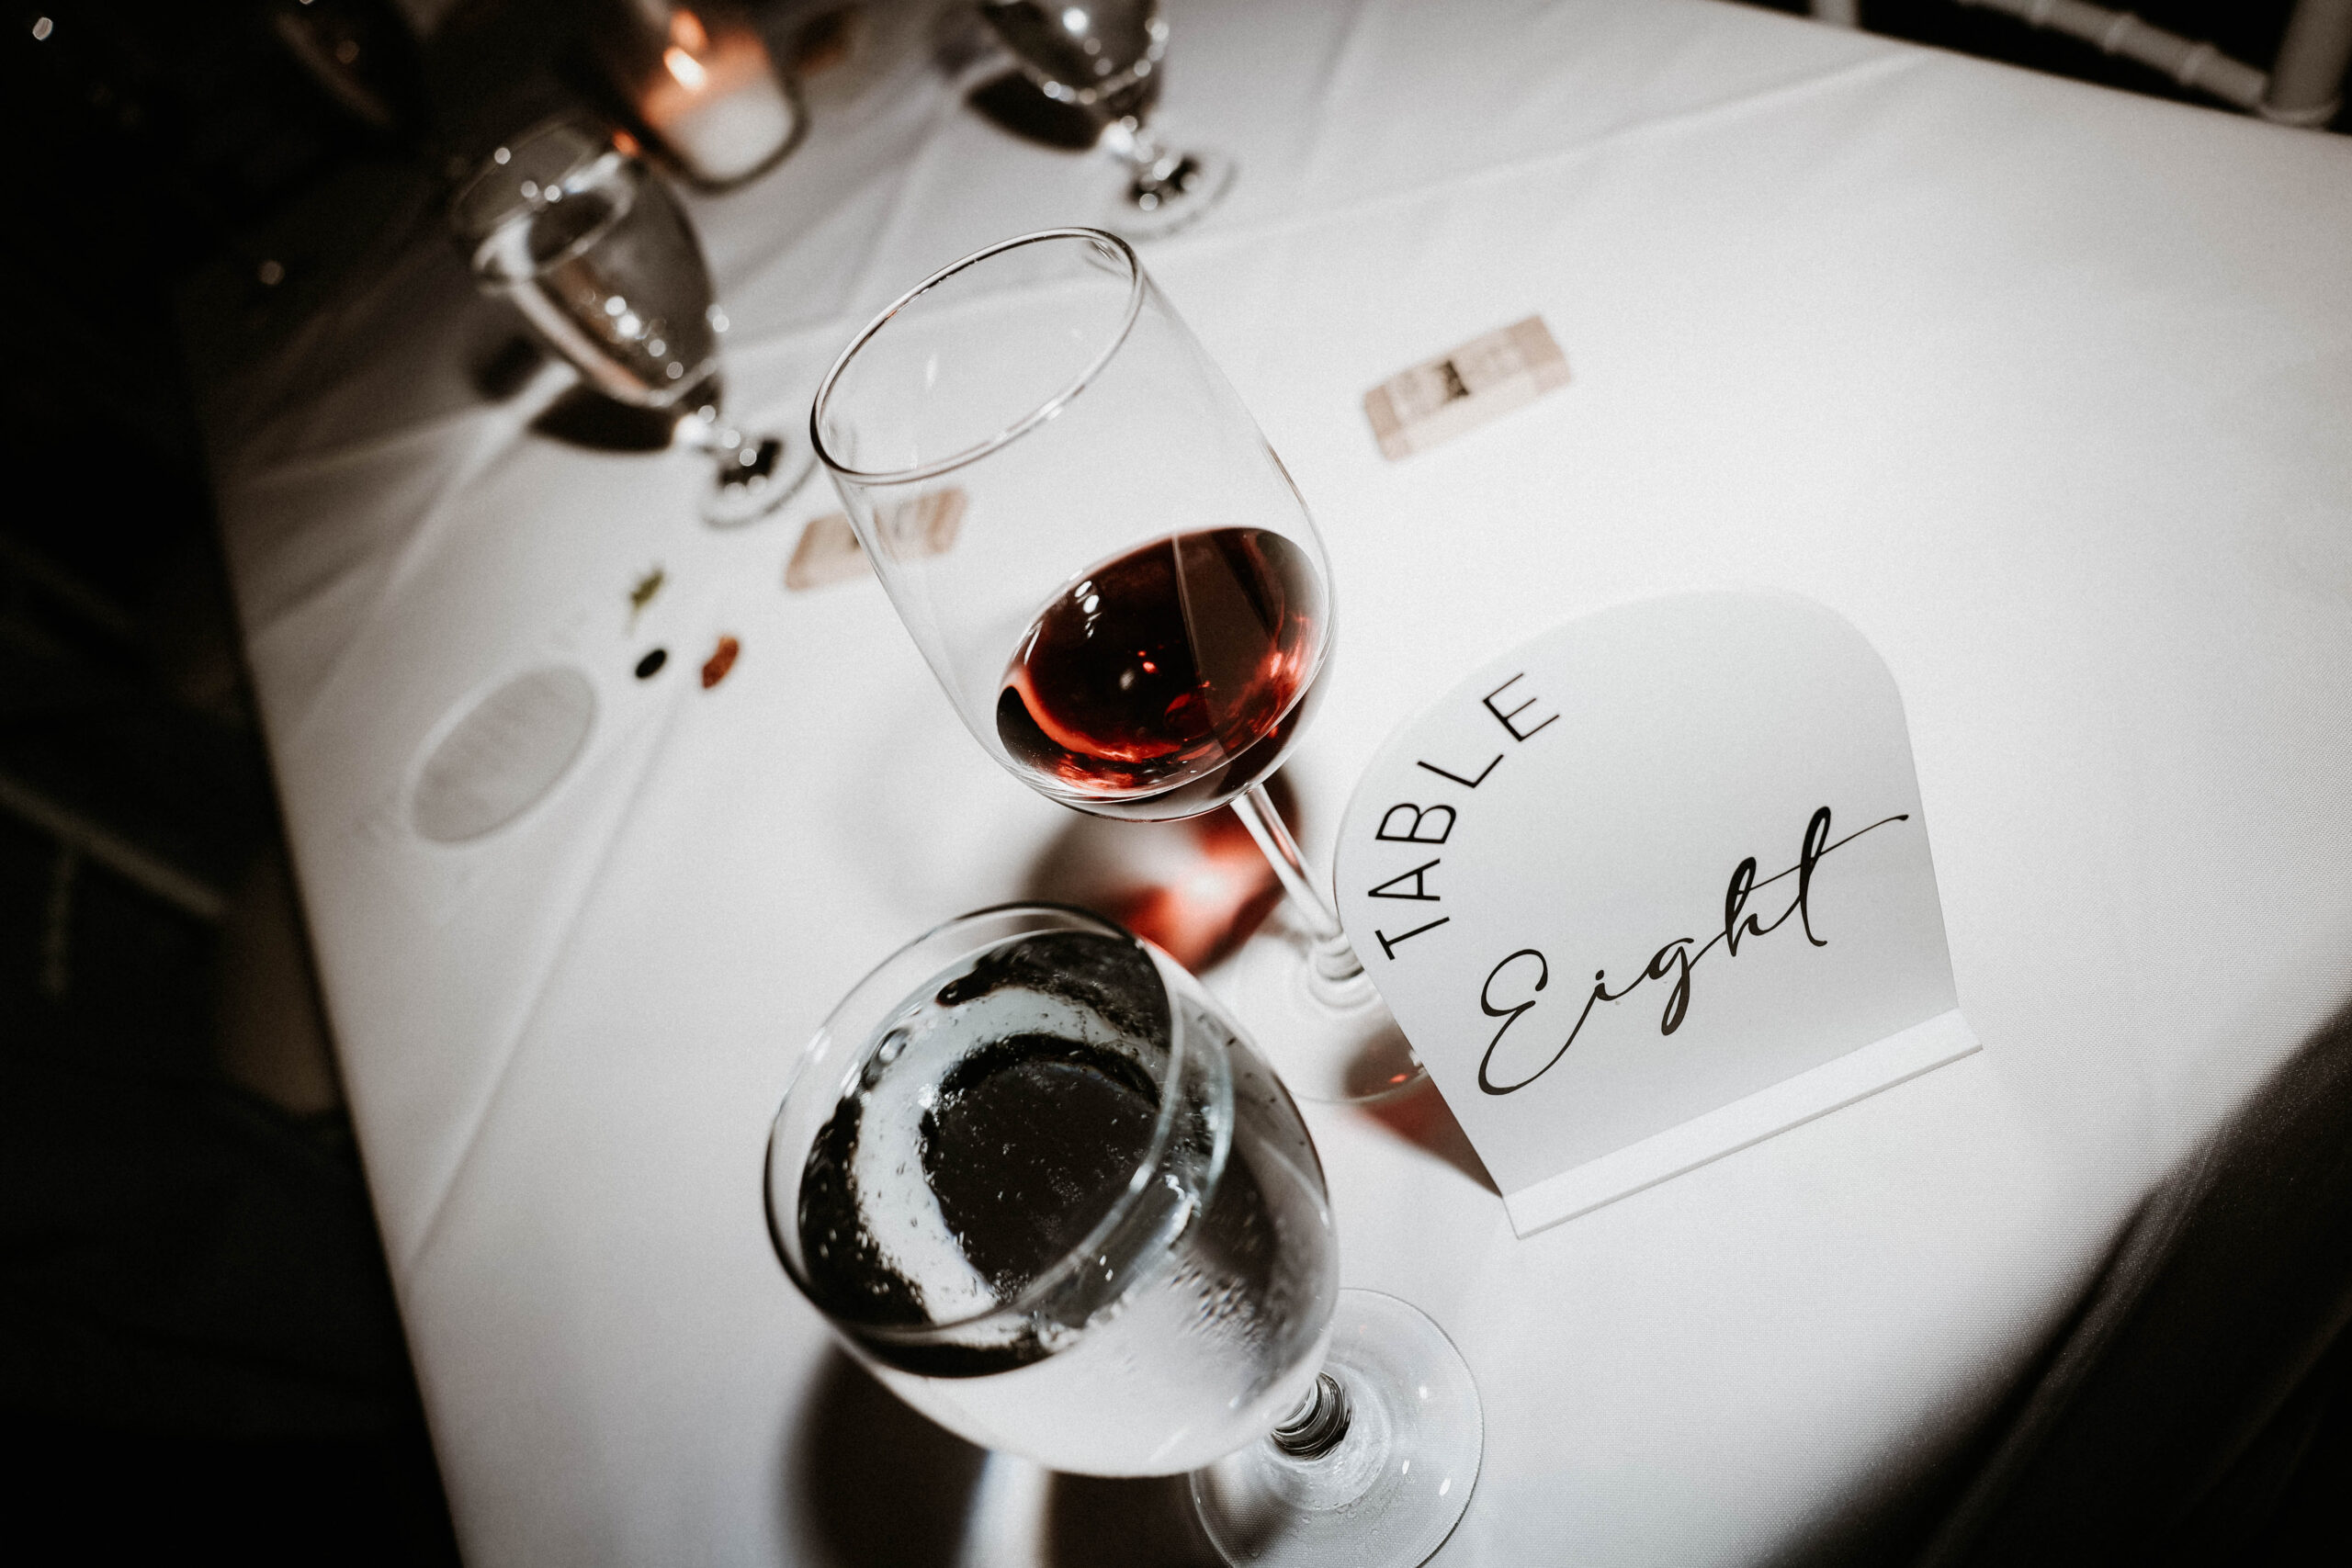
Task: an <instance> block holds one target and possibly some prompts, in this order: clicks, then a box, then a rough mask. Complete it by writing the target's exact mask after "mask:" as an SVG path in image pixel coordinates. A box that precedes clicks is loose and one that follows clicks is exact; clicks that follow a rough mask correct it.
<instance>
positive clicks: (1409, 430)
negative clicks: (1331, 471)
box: [1363, 316, 1568, 462]
mask: <svg viewBox="0 0 2352 1568" xmlns="http://www.w3.org/2000/svg"><path fill="white" fill-rule="evenodd" d="M1567 384H1568V362H1567V360H1566V357H1565V356H1563V355H1561V353H1560V345H1559V344H1557V343H1555V342H1554V341H1553V338H1552V333H1551V330H1550V329H1549V328H1547V327H1545V326H1544V318H1543V317H1541V316H1530V317H1528V318H1527V319H1526V320H1525V321H1515V322H1513V323H1512V324H1511V325H1510V326H1508V327H1504V328H1502V329H1501V330H1499V331H1498V332H1491V333H1487V334H1485V335H1484V336H1482V337H1475V338H1472V339H1471V340H1470V341H1469V342H1468V343H1465V344H1463V345H1462V346H1461V347H1459V348H1457V349H1454V350H1453V351H1452V352H1451V353H1448V354H1443V355H1439V356H1438V357H1437V358H1435V359H1431V360H1427V361H1424V362H1423V363H1421V364H1419V365H1416V366H1414V367H1412V368H1411V369H1410V370H1406V371H1401V372H1399V373H1398V374H1397V375H1395V376H1392V377H1390V378H1388V379H1387V380H1385V381H1383V382H1382V383H1381V384H1380V385H1379V386H1377V387H1374V389H1372V390H1371V391H1369V392H1366V393H1365V394H1364V395H1363V412H1364V416H1365V417H1366V418H1367V419H1369V420H1371V421H1372V433H1373V436H1374V439H1376V440H1377V441H1378V442H1379V443H1380V450H1381V454H1382V455H1383V456H1384V457H1387V458H1388V459H1389V460H1390V461H1391V462H1394V461H1396V460H1397V458H1400V457H1409V456H1411V455H1412V454H1413V453H1416V452H1426V451H1428V450H1429V449H1430V447H1432V446H1438V445H1440V444H1441V443H1442V442H1447V441H1451V440H1453V438H1454V437H1455V436H1457V435H1461V434H1464V433H1465V432H1468V431H1471V430H1475V429H1476V428H1477V427H1478V426H1480V425H1482V424H1484V423H1487V421H1488V420H1490V419H1493V418H1495V417H1497V416H1498V415H1500V414H1506V413H1509V412H1511V411H1512V410H1513V409H1518V408H1524V407H1526V406H1527V405H1528V404H1529V403H1532V402H1533V401H1534V400H1536V399H1538V398H1540V397H1542V396H1543V395H1544V393H1546V392H1548V391H1551V390H1552V389H1555V388H1556V387H1565V386H1566V385H1567Z"/></svg>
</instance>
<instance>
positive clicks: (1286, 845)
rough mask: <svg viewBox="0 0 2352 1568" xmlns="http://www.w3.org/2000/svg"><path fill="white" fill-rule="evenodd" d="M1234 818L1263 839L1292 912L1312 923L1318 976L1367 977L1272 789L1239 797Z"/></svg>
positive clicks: (1259, 789)
mask: <svg viewBox="0 0 2352 1568" xmlns="http://www.w3.org/2000/svg"><path fill="white" fill-rule="evenodd" d="M1233 814H1234V815H1235V816H1237V817H1238V818H1241V825H1242V826H1243V827H1244V828H1247V829H1250V837H1251V838H1253V839H1255V840H1258V848H1259V849H1260V851H1261V852H1263V853H1264V854H1265V857H1266V863H1267V864H1269V865H1271V866H1272V867H1273V868H1274V876H1275V878H1276V879H1277V880H1279V881H1280V882H1281V883H1282V885H1283V892H1284V893H1285V894H1287V895H1289V897H1290V904H1291V908H1292V909H1293V910H1294V911H1295V912H1296V914H1297V915H1298V917H1299V919H1301V920H1303V921H1305V922H1306V929H1307V931H1308V934H1310V935H1311V936H1312V937H1313V938H1314V940H1315V972H1316V975H1317V977H1318V978H1321V979H1324V980H1327V981H1342V980H1351V979H1353V978H1355V977H1356V976H1359V975H1361V974H1363V962H1362V961H1361V960H1360V959H1358V958H1357V957H1356V953H1355V949H1354V948H1352V947H1351V946H1349V945H1348V939H1347V936H1346V934H1345V933H1344V932H1342V931H1340V917H1339V916H1338V915H1337V914H1335V913H1333V912H1332V909H1331V906H1330V905H1329V904H1327V903H1325V902H1324V900H1323V897H1322V895H1321V894H1319V893H1317V892H1316V891H1315V884H1314V883H1313V882H1312V881H1310V880H1308V878H1307V874H1306V859H1305V858H1304V857H1303V856H1301V855H1300V854H1299V852H1298V840H1295V839H1294V838H1292V837H1291V836H1290V828H1289V825H1288V824H1286V823H1284V822H1283V814H1282V813H1281V812H1280V811H1277V810H1275V809H1274V803H1273V800H1272V798H1271V797H1270V796H1269V795H1267V794H1266V786H1265V785H1264V784H1262V783H1260V784H1251V785H1250V788H1249V791H1248V793H1246V794H1243V795H1237V796H1235V797H1234V801H1233Z"/></svg>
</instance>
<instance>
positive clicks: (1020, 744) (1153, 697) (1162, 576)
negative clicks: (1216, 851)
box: [996, 528, 1328, 819]
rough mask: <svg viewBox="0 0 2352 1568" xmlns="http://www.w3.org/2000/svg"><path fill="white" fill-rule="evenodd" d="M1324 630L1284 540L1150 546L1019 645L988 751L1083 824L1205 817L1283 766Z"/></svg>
mask: <svg viewBox="0 0 2352 1568" xmlns="http://www.w3.org/2000/svg"><path fill="white" fill-rule="evenodd" d="M1326 629H1327V628H1326V626H1325V616H1324V596H1323V582H1322V578H1321V576H1320V574H1319V573H1318V572H1317V570H1316V566H1315V562H1314V561H1313V559H1312V558H1310V557H1309V556H1308V554H1307V552H1306V551H1305V550H1304V549H1302V548H1300V547H1298V546H1297V545H1295V544H1294V543H1292V542H1291V541H1290V540H1289V539H1287V538H1284V537H1283V536H1282V535H1280V534H1276V533H1272V532H1270V531H1268V530H1265V529H1261V528H1211V529H1204V530H1201V531H1199V532H1195V533H1186V534H1174V535H1170V536H1167V537H1165V538H1161V539H1156V540H1154V541H1153V542H1152V543H1150V544H1148V545H1145V546H1143V547H1140V548H1138V549H1135V550H1131V551H1129V552H1128V553H1127V554H1125V555H1123V556H1120V557H1118V558H1115V559H1114V560H1110V561H1106V562H1104V563H1103V564H1102V565H1100V566H1097V567H1095V568H1093V569H1092V570H1090V571H1087V572H1085V573H1083V574H1081V575H1080V578H1079V580H1078V581H1076V582H1075V583H1073V584H1071V585H1070V586H1069V588H1067V589H1065V590H1063V591H1062V592H1060V593H1058V594H1057V595H1056V596H1055V598H1054V600H1053V602H1052V603H1051V604H1047V605H1046V608H1045V610H1044V611H1043V612H1042V613H1040V614H1039V615H1038V616H1037V618H1036V619H1035V621H1033V622H1032V623H1031V624H1030V626H1029V629H1028V630H1027V631H1025V632H1024V633H1023V634H1022V637H1021V640H1020V642H1019V643H1018V644H1017V645H1016V646H1015V649H1014V652H1013V656H1012V661H1011V662H1010V663H1009V664H1008V665H1007V666H1006V668H1005V673H1004V683H1003V689H1002V690H1001V692H1000V693H999V694H998V695H997V708H996V728H997V737H998V739H1000V740H1001V741H1002V742H1003V744H1004V749H1005V751H1006V754H1007V755H1008V756H1009V757H1010V758H1011V759H1012V761H1014V762H1015V763H1016V764H1018V765H1020V766H1021V767H1023V768H1024V769H1026V770H1028V771H1029V772H1030V773H1033V774H1035V776H1036V780H1037V782H1038V784H1039V785H1040V786H1041V787H1042V788H1044V789H1045V790H1046V792H1047V793H1048V794H1051V795H1056V796H1057V797H1059V798H1061V799H1064V800H1067V801H1069V803H1070V804H1072V805H1075V806H1079V807H1081V808H1082V809H1084V810H1087V811H1092V812H1096V813H1100V814H1102V815H1105V816H1114V817H1131V818H1154V819H1164V818H1176V817H1190V816H1193V815H1195V814H1197V813H1199V812H1203V811H1207V810H1211V809H1213V808H1215V807H1218V806H1221V805H1223V804H1225V803H1226V802H1227V801H1228V800H1230V799H1232V798H1233V797H1234V796H1235V795H1239V794H1240V793H1241V792H1242V791H1244V790H1246V789H1248V788H1249V787H1250V785H1251V784H1255V783H1257V782H1258V781H1259V780H1260V779H1261V778H1263V777H1264V776H1265V775H1266V774H1267V773H1271V772H1272V771H1273V768H1274V767H1275V765H1276V764H1277V763H1279V762H1280V761H1281V760H1282V756H1283V751H1284V750H1286V749H1287V748H1288V746H1289V743H1290V738H1291V737H1292V735H1294V734H1295V732H1296V730H1297V728H1298V726H1299V725H1300V723H1302V722H1303V721H1304V719H1305V718H1306V709H1307V707H1308V705H1309V703H1308V698H1309V697H1310V695H1311V694H1312V691H1313V688H1314V684H1315V678H1316V676H1317V674H1318V673H1319V672H1320V671H1321V669H1322V664H1323V654H1324V651H1325V643H1326V642H1327V640H1328V638H1327V637H1326V635H1325V634H1326Z"/></svg>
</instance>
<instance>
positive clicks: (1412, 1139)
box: [1363, 1077, 1502, 1197]
mask: <svg viewBox="0 0 2352 1568" xmlns="http://www.w3.org/2000/svg"><path fill="white" fill-rule="evenodd" d="M1363 1111H1364V1113H1365V1114H1366V1115H1368V1116H1370V1117H1371V1118H1372V1119H1373V1120H1374V1122H1378V1123H1380V1125H1381V1126H1383V1127H1385V1129H1387V1130H1388V1131H1389V1132H1391V1133H1393V1134H1396V1135H1397V1137H1399V1138H1402V1139H1404V1140H1405V1142H1407V1143H1408V1144H1411V1145H1414V1146H1415V1147H1417V1148H1419V1149H1423V1150H1425V1151H1427V1152H1428V1153H1430V1154H1433V1155H1435V1156H1437V1157H1438V1158H1440V1159H1442V1160H1443V1161H1444V1162H1445V1163H1446V1164H1448V1165H1450V1166H1452V1167H1453V1168H1454V1169H1456V1170H1458V1171H1460V1172H1461V1173H1462V1174H1463V1175H1464V1176H1466V1177H1468V1178H1469V1179H1471V1180H1473V1181H1475V1182H1476V1183H1477V1184H1478V1185H1479V1186H1481V1187H1483V1188H1485V1189H1486V1190H1487V1191H1489V1192H1492V1193H1494V1194H1496V1195H1497V1196H1498V1197H1499V1196H1501V1193H1502V1189H1501V1188H1499V1187H1498V1186H1496V1185H1495V1179H1494V1178H1493V1177H1492V1176H1491V1175H1489V1174H1487V1165H1486V1162H1485V1161H1484V1160H1481V1159H1480V1158H1479V1157H1478V1151H1477V1150H1476V1149H1475V1148H1472V1147H1471V1146H1470V1134H1467V1133H1465V1132H1464V1131H1463V1130H1462V1123H1461V1122H1457V1121H1455V1120H1454V1117H1453V1109H1452V1108H1451V1107H1450V1106H1448V1105H1447V1104H1446V1103H1445V1096H1443V1095H1442V1094H1440V1093H1438V1091H1437V1085H1436V1084H1435V1083H1433V1082H1431V1081H1430V1079H1429V1078H1427V1077H1423V1078H1421V1079H1420V1080H1419V1082H1418V1083H1415V1084H1414V1085H1413V1086H1412V1087H1411V1088H1410V1089H1404V1090H1401V1091H1400V1092H1398V1093H1396V1094H1392V1095H1389V1096H1387V1097H1386V1098H1385V1099H1382V1100H1373V1101H1371V1102H1369V1103H1368V1104H1366V1105H1364V1106H1363Z"/></svg>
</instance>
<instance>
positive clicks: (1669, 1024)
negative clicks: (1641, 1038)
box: [1642, 936, 1693, 1034]
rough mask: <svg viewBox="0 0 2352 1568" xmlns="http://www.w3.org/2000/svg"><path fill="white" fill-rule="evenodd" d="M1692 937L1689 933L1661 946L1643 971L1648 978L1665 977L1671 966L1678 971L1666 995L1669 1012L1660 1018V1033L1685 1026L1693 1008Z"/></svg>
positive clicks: (1658, 1027)
mask: <svg viewBox="0 0 2352 1568" xmlns="http://www.w3.org/2000/svg"><path fill="white" fill-rule="evenodd" d="M1692 940H1693V939H1691V938H1690V937H1687V936H1679V937H1676V938H1675V939H1674V940H1673V941H1672V942H1668V943H1667V944H1666V945H1665V946H1664V947H1661V948H1659V949H1658V950H1657V954H1656V955H1655V956H1654V957H1652V958H1651V959H1650V961H1649V964H1648V965H1647V967H1645V968H1644V969H1643V971H1642V978H1643V979H1645V980H1663V979H1665V978H1666V972H1667V970H1668V968H1672V969H1673V970H1674V971H1675V976H1674V988H1673V989H1672V990H1671V991H1668V993H1667V996H1666V1012H1665V1014H1664V1015H1663V1016H1662V1017H1660V1018H1659V1019H1658V1021H1657V1032H1659V1033H1660V1034H1671V1033H1673V1032H1675V1031H1676V1030H1678V1029H1679V1028H1681V1027H1682V1016H1683V1014H1685V1013H1687V1012H1689V1011H1690V1010H1691V953H1690V951H1689V949H1690V946H1691V941H1692Z"/></svg>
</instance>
